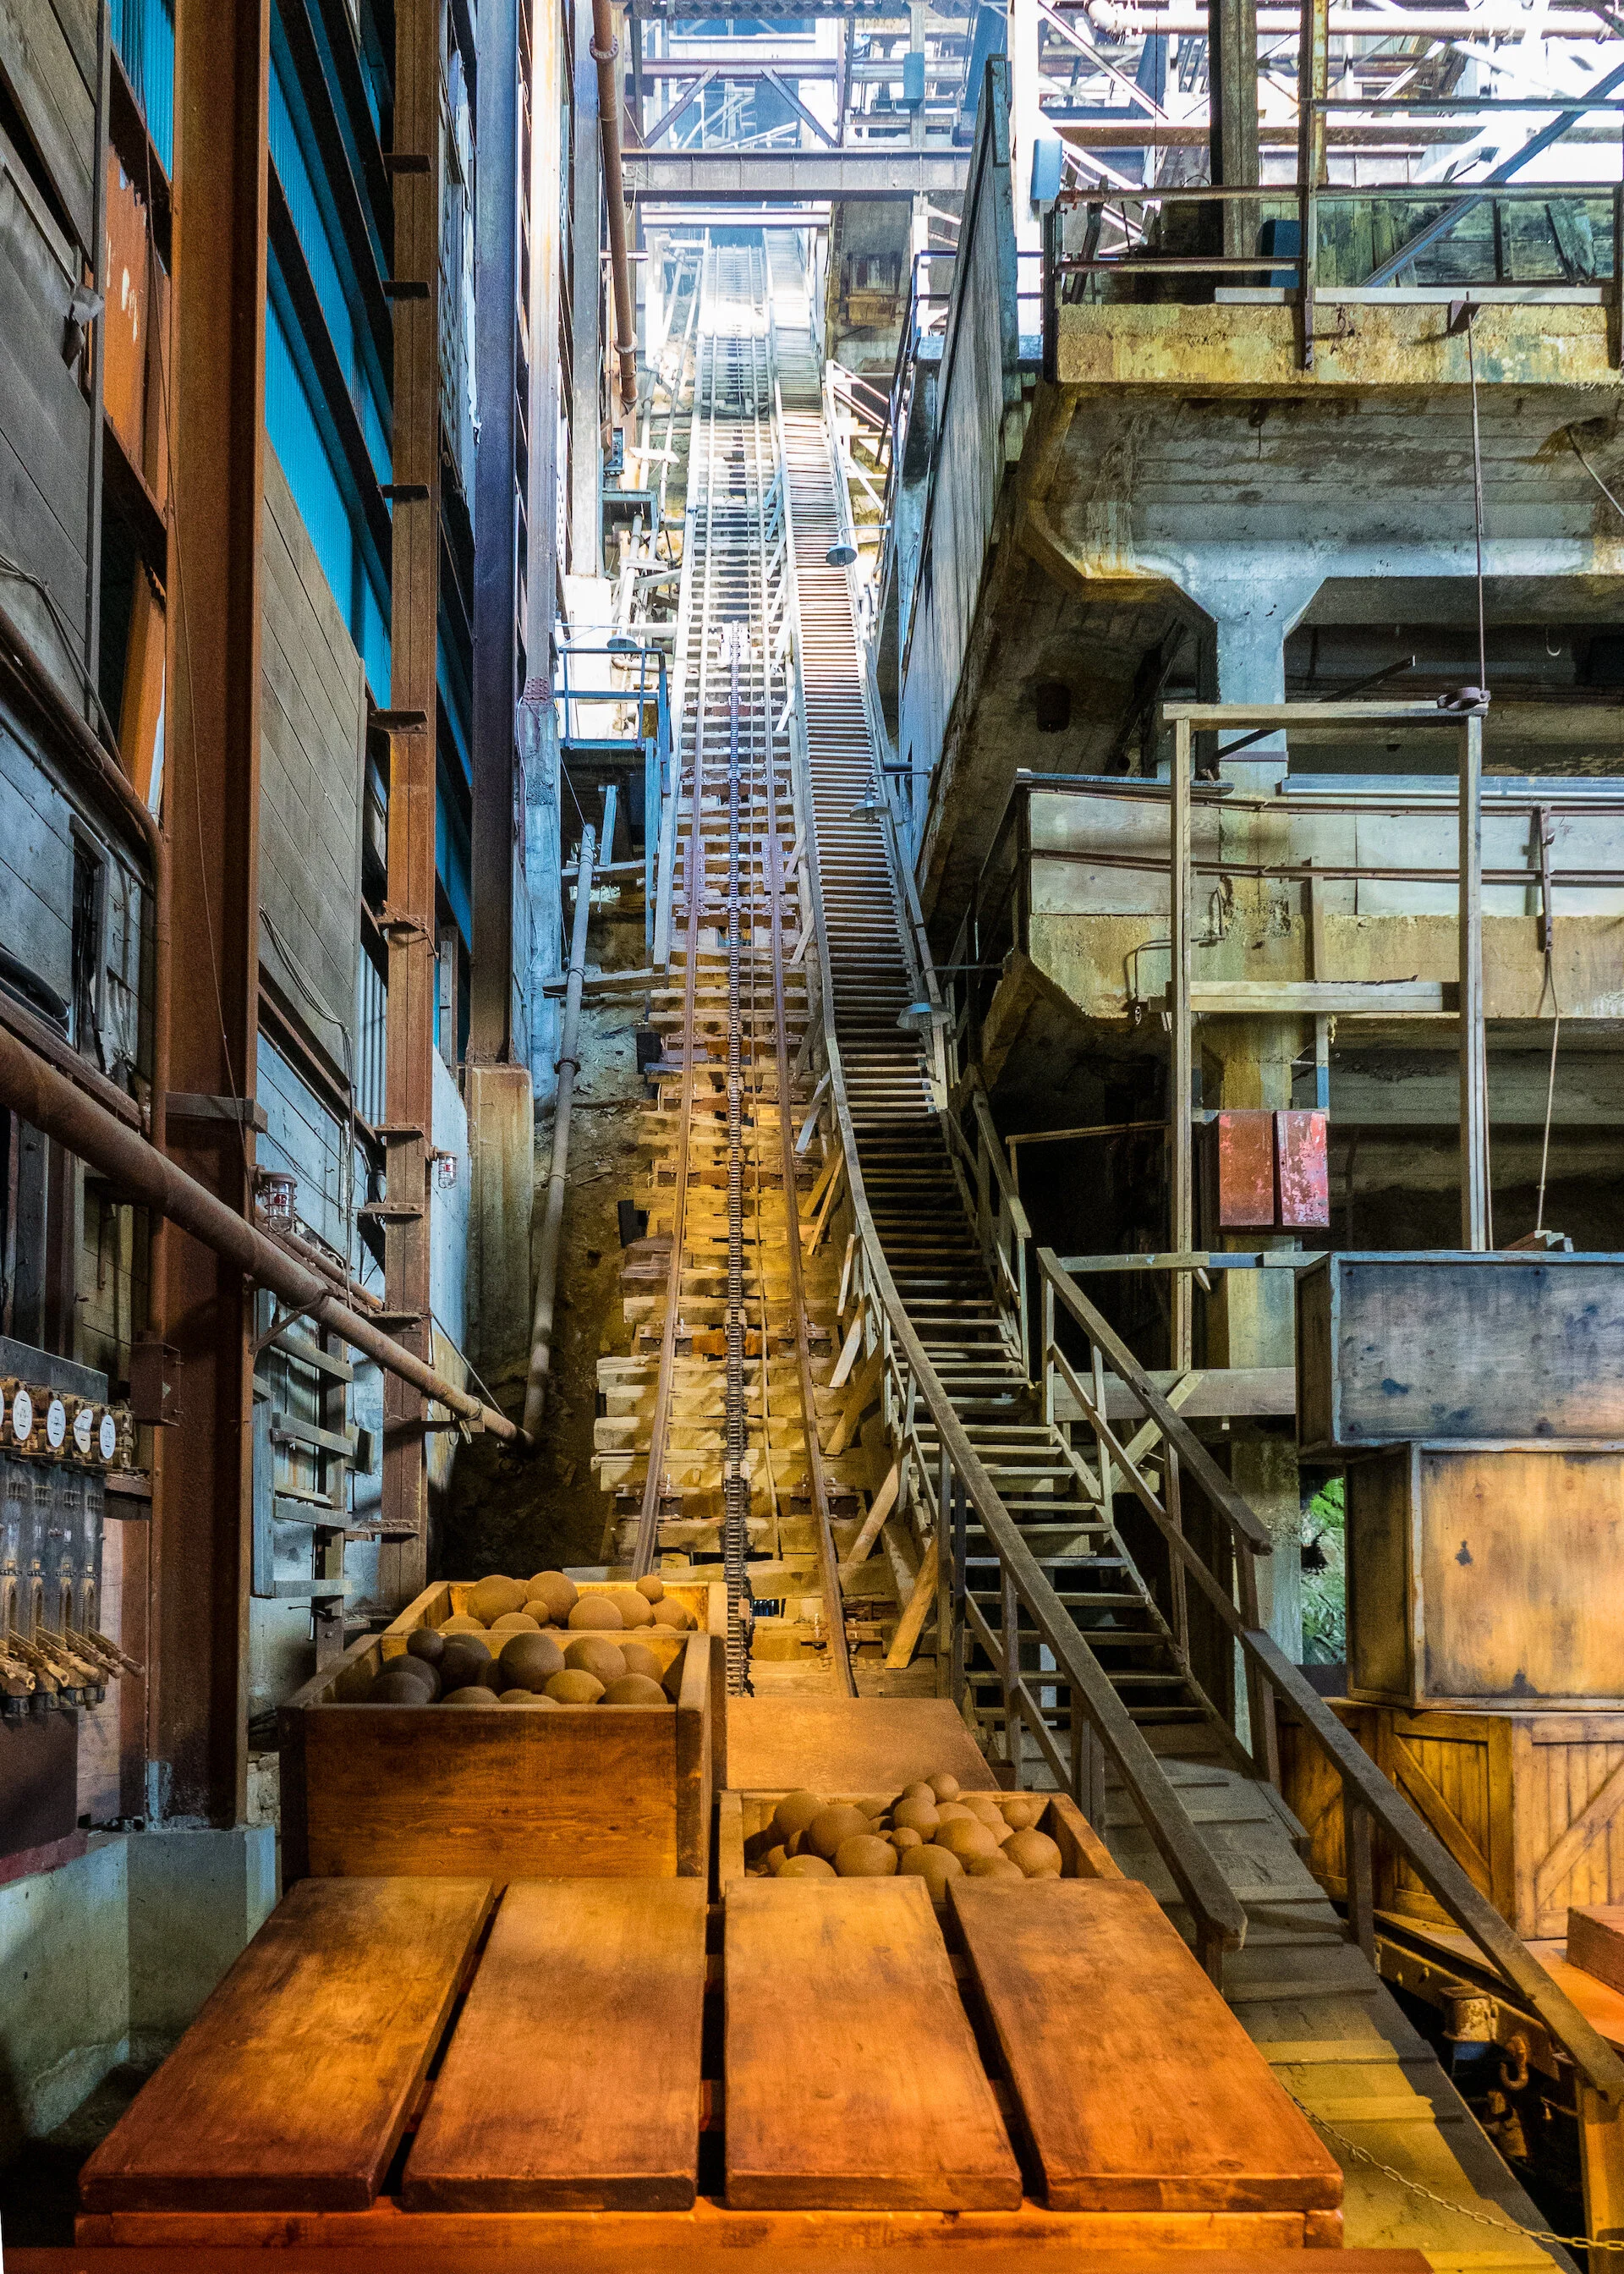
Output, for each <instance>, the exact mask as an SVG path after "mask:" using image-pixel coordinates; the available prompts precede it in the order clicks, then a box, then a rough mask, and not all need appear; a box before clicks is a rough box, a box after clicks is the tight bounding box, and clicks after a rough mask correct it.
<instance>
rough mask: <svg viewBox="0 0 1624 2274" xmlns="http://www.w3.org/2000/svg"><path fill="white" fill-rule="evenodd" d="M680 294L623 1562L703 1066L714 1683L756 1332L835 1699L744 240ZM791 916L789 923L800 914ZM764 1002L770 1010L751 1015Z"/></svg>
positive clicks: (666, 1474) (657, 1444)
mask: <svg viewBox="0 0 1624 2274" xmlns="http://www.w3.org/2000/svg"><path fill="white" fill-rule="evenodd" d="M700 290H701V307H700V314H699V321H698V327H697V341H696V350H695V379H694V403H693V415H692V426H691V434H690V441H689V450H688V468H689V488H688V514H687V521H686V531H685V539H684V544H685V571H686V575H685V591H684V606H683V612H682V623H681V630H680V653H679V669H680V674H681V684H682V687H683V689H684V699H683V716H682V720H681V739H680V750H679V760H678V772H677V777H676V784H675V786H674V794H673V808H674V809H675V810H676V811H678V812H680V813H682V814H683V815H685V817H686V826H685V827H680V829H679V832H678V833H677V834H673V836H672V837H671V838H670V839H669V840H668V844H669V849H668V855H667V863H668V871H667V872H668V876H669V877H672V878H673V879H674V877H675V876H676V875H677V873H678V869H679V862H680V886H677V885H675V884H674V882H673V884H672V885H670V886H669V887H668V889H669V890H670V893H671V900H670V915H669V918H668V919H667V920H666V921H667V926H668V929H669V930H670V932H671V933H673V934H674V932H675V930H676V924H675V919H676V917H677V915H678V914H679V911H680V915H681V920H682V922H681V945H680V951H679V952H680V955H681V959H682V966H683V970H682V995H681V1002H682V1009H681V1018H680V1035H679V1036H678V1039H677V1042H676V1043H675V1050H676V1051H677V1053H678V1054H679V1056H680V1072H681V1089H680V1100H679V1109H678V1112H677V1114H676V1116H675V1117H674V1118H675V1122H676V1127H675V1130H674V1132H673V1136H674V1148H673V1168H674V1179H673V1194H672V1230H671V1253H670V1259H669V1264H668V1267H667V1271H666V1279H665V1303H664V1318H663V1321H662V1326H661V1334H660V1347H659V1360H658V1381H657V1386H656V1392H655V1401H654V1412H653V1419H652V1427H651V1431H650V1441H649V1447H648V1457H647V1467H646V1471H645V1474H644V1479H643V1493H642V1498H641V1503H640V1507H639V1512H638V1518H637V1530H636V1537H635V1547H634V1551H633V1555H632V1559H631V1560H632V1564H633V1569H634V1570H635V1571H636V1572H638V1573H643V1572H645V1571H648V1570H651V1569H652V1568H653V1566H654V1563H655V1561H656V1558H657V1556H658V1552H659V1536H660V1525H661V1521H662V1514H663V1511H664V1510H665V1508H666V1507H667V1506H668V1504H669V1501H670V1498H671V1487H670V1472H671V1468H672V1465H673V1461H672V1449H671V1448H672V1433H673V1407H674V1398H675V1388H676V1382H677V1374H678V1367H679V1362H680V1356H681V1352H682V1348H683V1344H684V1342H685V1340H691V1337H688V1336H687V1335H686V1334H685V1329H684V1319H683V1310H684V1298H685V1294H688V1293H689V1292H691V1291H695V1289H697V1288H698V1287H699V1286H701V1285H703V1284H709V1282H708V1280H707V1279H706V1277H705V1276H704V1275H705V1266H706V1262H707V1258H706V1256H705V1255H704V1254H703V1248H702V1246H701V1245H700V1244H699V1240H700V1235H699V1234H696V1233H695V1231H694V1228H693V1225H692V1223H691V1217H692V1199H693V1194H694V1192H695V1182H696V1172H695V1157H694V1139H695V1122H696V1117H697V1116H698V1114H699V1113H700V1111H701V1110H702V1108H703V1107H706V1106H708V1105H709V1104H710V1103H711V1101H712V1098H713V1095H714V1092H713V1083H712V1073H719V1074H720V1075H721V1077H722V1079H723V1082H724V1085H725V1088H724V1094H723V1102H724V1104H725V1116H726V1146H725V1171H726V1210H725V1220H726V1300H725V1325H724V1346H725V1347H724V1356H725V1388H724V1394H723V1411H722V1423H723V1427H722V1465H721V1495H722V1507H723V1517H722V1529H721V1547H722V1559H723V1570H724V1576H725V1578H726V1590H727V1601H728V1635H727V1668H728V1682H729V1687H730V1688H731V1689H732V1690H734V1691H740V1690H746V1689H748V1686H749V1675H748V1645H749V1625H748V1620H749V1598H748V1553H749V1544H750V1534H749V1517H750V1510H751V1505H752V1480H751V1473H750V1452H751V1444H752V1437H753V1435H754V1437H755V1438H756V1442H758V1443H759V1447H760V1452H761V1460H762V1465H763V1471H764V1473H765V1476H766V1480H767V1488H768V1491H769V1493H770V1494H771V1496H772V1500H773V1503H774V1505H775V1507H776V1505H777V1500H778V1483H777V1480H776V1477H775V1473H774V1452H773V1444H772V1436H773V1422H774V1416H773V1414H772V1412H771V1363H772V1358H773V1352H774V1343H775V1339H776V1340H777V1341H778V1343H779V1344H780V1347H781V1346H782V1344H783V1342H784V1341H785V1339H786V1338H787V1341H788V1343H789V1344H790V1345H791V1347H792V1348H793V1357H794V1359H795V1373H796V1383H797V1391H798V1399H799V1404H800V1408H801V1434H802V1439H803V1442H804V1446H805V1455H806V1465H807V1471H808V1480H809V1487H810V1499H811V1502H812V1510H813V1515H814V1518H815V1524H816V1534H817V1540H818V1563H819V1573H820V1583H821V1593H822V1595H823V1617H824V1627H825V1631H826V1634H827V1638H828V1648H829V1657H830V1660H831V1668H832V1670H833V1673H834V1675H835V1678H836V1682H837V1684H838V1687H839V1688H841V1689H843V1690H846V1691H848V1692H849V1691H850V1690H851V1688H852V1677H851V1668H850V1660H849V1653H848V1649H847V1645H846V1629H845V1623H844V1617H843V1615H842V1611H841V1600H840V1587H839V1574H838V1564H837V1561H836V1555H835V1544H834V1537H833V1532H832V1528H831V1522H830V1512H829V1498H828V1489H827V1481H826V1478H825V1474H824V1467H823V1457H822V1453H821V1449H820V1447H819V1443H818V1434H817V1414H816V1397H815V1387H814V1382H813V1376H812V1362H811V1340H812V1337H811V1332H810V1327H809V1321H808V1314H807V1304H806V1291H805V1283H804V1275H803V1272H802V1268H801V1239H800V1225H799V1202H798V1198H797V1167H798V1163H797V1160H796V1156H795V1153H794V1148H793V1104H794V1081H793V1075H792V1070H791V1047H790V1009H789V1002H788V989H787V986H786V937H785V923H784V914H785V910H784V899H785V895H786V892H791V891H792V889H793V880H792V878H791V877H790V875H789V870H788V864H787V863H786V856H785V847H784V836H783V818H782V817H783V809H784V807H785V806H786V804H787V803H788V802H790V801H791V800H792V799H793V785H792V781H791V777H790V772H789V768H788V765H787V764H780V763H779V759H778V744H779V742H780V740H781V739H782V738H783V736H784V734H785V733H786V728H787V720H788V702H787V689H788V683H789V675H788V668H787V661H786V654H787V644H786V641H785V640H784V639H783V638H782V637H780V636H775V634H776V633H777V631H778V629H780V628H781V624H782V617H783V613H784V608H785V605H786V561H785V540H784V535H783V531H782V520H783V485H782V474H781V468H780V466H779V463H778V448H777V437H778V430H777V427H776V425H775V422H774V420H773V417H772V404H773V385H772V364H771V339H770V336H769V334H768V330H767V328H766V326H765V323H764V322H763V320H761V317H760V315H759V311H761V310H762V309H763V308H764V306H765V305H766V303H767V300H768V297H769V295H768V280H767V275H766V256H765V253H764V252H763V249H762V247H761V246H760V245H756V246H754V247H746V248H742V249H741V248H733V247H717V246H714V245H707V246H706V249H705V252H704V255H703V263H702V270H701V287H700ZM780 697H783V698H784V700H783V707H782V712H781V714H780V707H779V698H780ZM679 835H680V841H678V836H679ZM800 921H801V923H802V924H804V922H806V921H807V917H806V915H805V913H804V911H802V912H801V918H800ZM718 934H719V935H720V937H719V939H718V938H717V935H718ZM711 940H716V945H717V947H718V948H719V950H720V953H721V956H722V957H723V958H725V968H724V974H723V990H722V994H721V1000H720V1003H719V1004H718V1003H717V1002H716V1000H715V997H716V992H717V990H715V988H714V985H713V983H712V979H711V975H710V974H708V973H707V971H706V969H705V968H704V965H705V958H706V955H707V953H714V951H713V950H711V948H710V947H709V945H708V942H709V941H711ZM763 941H764V943H765V948H766V953H765V954H764V955H763V952H762V950H763ZM673 960H674V957H673ZM763 981H764V982H765V986H764V987H763ZM763 993H765V994H766V996H767V998H768V1001H769V1004H770V1007H768V1006H767V1005H763V999H762V998H763ZM717 1009H719V1011H720V1013H721V1018H722V1024H723V1029H724V1033H725V1038H726V1053H725V1058H724V1059H723V1060H722V1061H721V1063H720V1064H719V1065H718V1064H717V1063H716V1062H715V1061H713V1060H711V1058H710V1057H709V1053H708V1049H707V1046H706V1044H705V1043H704V1042H703V1039H702V1030H703V1033H709V1032H710V1031H711V1016H710V1014H711V1012H712V1011H713V1010H717ZM669 1047H670V1046H668V1049H669ZM769 1072H771V1088H769V1085H768V1082H767V1080H766V1076H767V1074H768V1073H769ZM702 1075H703V1082H704V1087H703V1088H702V1086H701V1085H702ZM770 1118H773V1119H776V1121H777V1123H778V1131H779V1143H778V1148H777V1150H778V1163H777V1164H776V1181H777V1185H778V1190H779V1192H780V1193H781V1195H782V1204H783V1208H784V1212H785V1224H784V1230H785V1241H784V1261H785V1263H786V1267H787V1277H788V1285H789V1300H788V1317H787V1322H786V1325H787V1337H786V1334H785V1331H784V1329H783V1328H782V1327H781V1328H780V1331H779V1334H778V1337H776V1338H775V1336H774V1333H773V1325H772V1318H771V1306H770V1304H769V1299H768V1286H767V1272H766V1269H765V1258H764V1257H763V1253H762V1216H763V1207H764V1205H765V1201H766V1196H767V1194H768V1193H770V1191H771V1188H772V1185H773V1182H774V1178H773V1176H772V1174H771V1169H770V1160H769V1153H770V1148H769V1145H768V1143H767V1127H766V1125H767V1122H768V1120H769V1119H770ZM752 1215H753V1221H754V1240H753V1246H754V1249H755V1258H754V1261H755V1269H754V1274H753V1275H752V1273H751V1271H750V1269H749V1268H748V1264H747V1257H746V1245H747V1217H750V1216H752ZM751 1276H754V1279H755V1283H756V1293H757V1297H758V1316H759V1326H758V1328H757V1329H756V1330H755V1331H756V1340H757V1351H758V1356H757V1364H756V1368H755V1379H756V1382H759V1386H760V1397H759V1401H758V1410H756V1411H753V1410H752V1398H751V1394H750V1388H751V1369H750V1367H749V1364H748V1344H749V1340H750V1337H751V1333H752V1327H751V1321H750V1301H749V1292H750V1290H749V1281H750V1278H751Z"/></svg>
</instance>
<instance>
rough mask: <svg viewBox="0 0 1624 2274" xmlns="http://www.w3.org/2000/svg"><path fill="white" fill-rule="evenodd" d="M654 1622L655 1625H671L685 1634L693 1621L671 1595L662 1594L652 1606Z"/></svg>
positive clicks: (679, 1632)
mask: <svg viewBox="0 0 1624 2274" xmlns="http://www.w3.org/2000/svg"><path fill="white" fill-rule="evenodd" d="M654 1623H655V1625H656V1626H657V1627H672V1628H674V1630H676V1632H677V1633H678V1634H686V1633H687V1632H688V1629H689V1628H690V1627H691V1626H692V1625H693V1623H694V1622H693V1620H692V1619H691V1618H689V1616H688V1613H687V1612H686V1611H685V1610H684V1609H683V1608H682V1606H681V1604H680V1602H678V1601H677V1600H676V1598H675V1597H674V1596H673V1595H662V1596H661V1598H660V1600H659V1601H658V1603H656V1604H655V1606H654Z"/></svg>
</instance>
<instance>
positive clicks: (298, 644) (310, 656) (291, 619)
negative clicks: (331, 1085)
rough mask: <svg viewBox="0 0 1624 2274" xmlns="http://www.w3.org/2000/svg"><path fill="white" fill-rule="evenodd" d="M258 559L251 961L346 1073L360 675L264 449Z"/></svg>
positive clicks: (352, 1018) (361, 744) (350, 1056)
mask: <svg viewBox="0 0 1624 2274" xmlns="http://www.w3.org/2000/svg"><path fill="white" fill-rule="evenodd" d="M264 559H265V614H264V627H263V632H262V642H263V648H262V654H263V662H262V676H263V681H264V704H263V711H262V720H263V725H262V733H261V745H260V757H259V767H260V773H259V892H260V908H261V911H262V915H263V916H264V917H266V918H268V919H269V921H268V922H261V926H260V935H259V954H260V959H261V961H262V963H263V965H264V968H265V969H266V971H267V974H268V975H270V977H271V978H272V979H273V980H274V983H275V984H276V987H277V990H278V992H279V993H280V995H281V996H282V999H283V1003H284V1006H285V1007H286V1008H287V1009H288V1010H289V1012H290V1013H292V1014H293V1015H294V1016H295V1017H297V1019H298V1020H299V1022H300V1024H301V1025H302V1026H304V1027H305V1028H306V1029H307V1030H308V1032H309V1034H310V1035H311V1037H312V1040H313V1041H314V1042H315V1043H316V1044H317V1046H318V1048H319V1049H320V1050H322V1051H323V1052H324V1053H325V1054H326V1055H327V1058H329V1059H330V1060H331V1061H332V1062H333V1064H334V1065H335V1067H336V1068H338V1069H340V1070H342V1071H343V1072H345V1073H352V1071H353V1067H354V1063H355V1049H356V1042H357V1034H356V1028H357V1013H356V958H357V953H358V952H359V939H360V892H361V788H362V776H363V772H364V768H365V731H366V677H365V670H364V669H363V666H362V663H361V659H360V656H359V655H358V654H357V651H356V646H355V643H354V641H353V640H352V639H351V638H350V633H349V630H348V629H347V627H346V625H345V621H344V619H343V617H342V615H341V614H340V613H339V608H338V604H337V602H336V601H335V598H334V596H333V594H332V592H331V591H329V590H328V587H327V579H326V577H325V576H324V575H323V574H322V571H321V567H320V562H319V561H317V559H316V554H315V549H314V547H313V546H312V544H311V541H310V538H309V536H308V534H307V533H306V531H305V524H304V522H303V521H302V520H301V519H300V517H299V512H298V508H297V506H296V505H295V504H294V501H293V494H292V492H291V491H290V490H289V486H288V482H287V478H286V476H285V475H284V474H283V472H282V468H281V466H280V465H279V464H278V463H277V460H276V456H275V453H274V451H273V450H271V449H270V448H268V446H267V449H266V453H265V538H264ZM312 993H313V994H314V995H315V996H316V997H318V998H320V1002H319V1004H318V1003H314V1002H312V1000H311V999H310V997H311V995H312ZM335 1019H336V1020H339V1021H341V1022H342V1026H343V1028H344V1029H345V1030H346V1032H345V1033H344V1034H342V1035H341V1034H340V1033H339V1032H338V1030H337V1028H336V1027H335V1024H334V1020H335Z"/></svg>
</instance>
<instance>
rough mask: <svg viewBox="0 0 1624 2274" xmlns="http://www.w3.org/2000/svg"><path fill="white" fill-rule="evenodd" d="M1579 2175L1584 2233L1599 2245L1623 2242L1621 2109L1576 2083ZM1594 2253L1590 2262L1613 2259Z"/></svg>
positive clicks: (1623, 2137)
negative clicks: (1582, 2200) (1611, 2105)
mask: <svg viewBox="0 0 1624 2274" xmlns="http://www.w3.org/2000/svg"><path fill="white" fill-rule="evenodd" d="M1574 2092H1575V2103H1576V2108H1577V2113H1578V2118H1579V2172H1580V2176H1581V2179H1582V2180H1583V2187H1584V2231H1585V2233H1587V2234H1588V2235H1591V2236H1593V2237H1594V2238H1595V2240H1597V2241H1598V2242H1600V2243H1605V2242H1609V2241H1613V2242H1617V2241H1618V2240H1620V2239H1624V2110H1621V2109H1618V2108H1613V2107H1610V2106H1609V2105H1608V2104H1607V2102H1606V2101H1605V2100H1604V2099H1603V2098H1602V2097H1601V2095H1600V2093H1599V2092H1598V2091H1597V2090H1595V2089H1594V2087H1593V2086H1591V2085H1588V2084H1586V2083H1584V2082H1583V2081H1582V2080H1577V2079H1576V2080H1575V2086H1574ZM1614 2255H1616V2254H1615V2253H1614V2252H1613V2251H1611V2250H1607V2251H1596V2252H1593V2253H1592V2254H1591V2263H1592V2264H1594V2263H1596V2261H1597V2260H1598V2259H1599V2258H1612V2257H1613V2256H1614Z"/></svg>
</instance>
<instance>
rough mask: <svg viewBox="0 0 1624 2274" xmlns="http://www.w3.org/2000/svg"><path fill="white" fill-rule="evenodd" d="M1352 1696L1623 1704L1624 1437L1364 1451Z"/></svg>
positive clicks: (1351, 1578)
mask: <svg viewBox="0 0 1624 2274" xmlns="http://www.w3.org/2000/svg"><path fill="white" fill-rule="evenodd" d="M1347 1563H1348V1694H1349V1696H1350V1698H1358V1699H1361V1700H1362V1701H1364V1702H1365V1703H1366V1704H1369V1705H1381V1706H1410V1707H1413V1708H1416V1709H1417V1710H1418V1709H1420V1708H1422V1707H1424V1706H1479V1705H1501V1704H1503V1705H1506V1706H1534V1705H1538V1706H1551V1707H1575V1708H1579V1709H1589V1708H1591V1707H1598V1706H1620V1705H1624V1657H1621V1656H1620V1651H1619V1646H1618V1612H1617V1606H1618V1603H1619V1602H1620V1599H1621V1597H1624V1449H1620V1447H1617V1446H1606V1447H1589V1446H1587V1447H1578V1446H1572V1445H1565V1446H1551V1445H1528V1444H1503V1445H1483V1446H1462V1445H1435V1444H1415V1445H1402V1446H1397V1447H1394V1448H1392V1449H1388V1450H1387V1451H1385V1452H1379V1453H1372V1454H1370V1455H1368V1456H1366V1457H1365V1458H1364V1459H1361V1460H1358V1461H1355V1462H1351V1463H1350V1465H1349V1469H1348V1487H1347Z"/></svg>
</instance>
